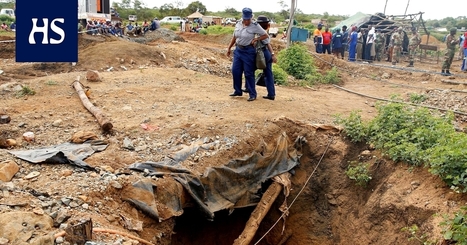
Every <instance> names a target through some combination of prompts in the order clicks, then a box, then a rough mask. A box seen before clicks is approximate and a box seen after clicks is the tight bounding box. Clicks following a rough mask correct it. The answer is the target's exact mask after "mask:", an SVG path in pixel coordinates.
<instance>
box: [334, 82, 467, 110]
mask: <svg viewBox="0 0 467 245" xmlns="http://www.w3.org/2000/svg"><path fill="white" fill-rule="evenodd" d="M333 86H334V87H336V88H338V89H341V90H344V91H346V92H349V93H352V94H356V95H360V96H363V97H367V98H370V99H375V100H381V101H386V102H392V103H402V104H407V105H412V106H418V107H425V108H428V109H433V110H439V111H448V112H452V113H455V114H458V115H463V116H467V113H465V112H461V111H455V110H450V109H444V108H439V107H434V106H429V105H420V104H415V103H409V102H403V101H396V100H389V99H383V98H378V97H373V96H370V95H366V94H362V93H358V92H355V91H352V90H350V89H346V88H344V87H341V86H338V85H335V84H334V85H333Z"/></svg>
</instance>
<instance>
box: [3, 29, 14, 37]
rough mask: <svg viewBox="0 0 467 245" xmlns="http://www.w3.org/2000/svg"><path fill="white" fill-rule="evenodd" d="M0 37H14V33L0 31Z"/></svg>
mask: <svg viewBox="0 0 467 245" xmlns="http://www.w3.org/2000/svg"><path fill="white" fill-rule="evenodd" d="M0 36H4V37H15V36H16V32H14V31H5V30H0Z"/></svg>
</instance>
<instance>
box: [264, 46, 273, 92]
mask: <svg viewBox="0 0 467 245" xmlns="http://www.w3.org/2000/svg"><path fill="white" fill-rule="evenodd" d="M264 58H266V69H264V70H263V72H264V75H265V77H264V80H265V82H266V89H267V90H268V96H269V97H274V96H276V88H275V87H274V75H273V74H272V55H271V52H269V49H267V48H266V49H264Z"/></svg>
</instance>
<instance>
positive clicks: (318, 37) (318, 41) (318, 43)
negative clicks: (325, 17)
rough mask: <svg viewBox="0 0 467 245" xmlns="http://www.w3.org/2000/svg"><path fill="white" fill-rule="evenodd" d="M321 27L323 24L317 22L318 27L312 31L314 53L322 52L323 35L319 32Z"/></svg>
mask: <svg viewBox="0 0 467 245" xmlns="http://www.w3.org/2000/svg"><path fill="white" fill-rule="evenodd" d="M322 28H323V25H322V24H321V23H320V24H318V28H317V29H315V31H314V32H313V41H314V43H315V47H316V53H318V54H321V53H322V52H323V35H322V33H321V29H322Z"/></svg>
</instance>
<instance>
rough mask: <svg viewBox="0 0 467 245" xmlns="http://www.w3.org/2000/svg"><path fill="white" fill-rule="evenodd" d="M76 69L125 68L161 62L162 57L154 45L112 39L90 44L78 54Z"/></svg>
mask: <svg viewBox="0 0 467 245" xmlns="http://www.w3.org/2000/svg"><path fill="white" fill-rule="evenodd" d="M78 59H79V60H78V64H77V66H76V68H77V69H93V70H104V69H109V68H110V67H113V69H112V70H125V68H127V69H130V68H136V67H138V66H141V65H149V64H161V63H163V62H164V57H163V55H162V54H161V52H160V51H157V50H156V49H155V48H154V47H150V46H147V45H143V44H138V43H133V42H128V41H124V40H113V41H107V42H102V43H96V44H94V45H90V46H89V47H87V48H84V49H82V50H81V51H80V52H79V56H78Z"/></svg>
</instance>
